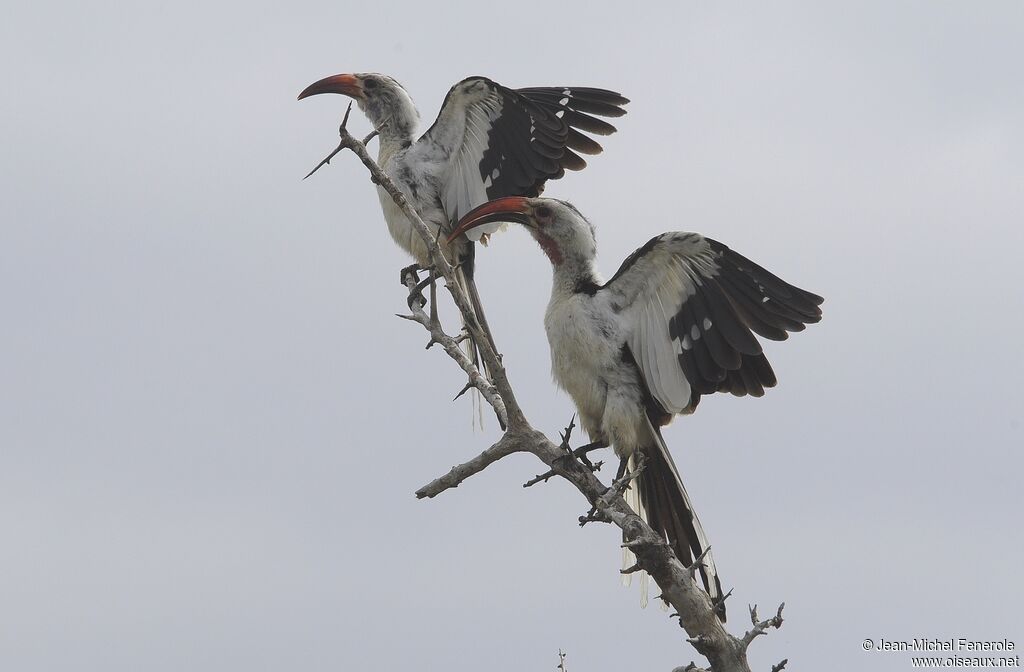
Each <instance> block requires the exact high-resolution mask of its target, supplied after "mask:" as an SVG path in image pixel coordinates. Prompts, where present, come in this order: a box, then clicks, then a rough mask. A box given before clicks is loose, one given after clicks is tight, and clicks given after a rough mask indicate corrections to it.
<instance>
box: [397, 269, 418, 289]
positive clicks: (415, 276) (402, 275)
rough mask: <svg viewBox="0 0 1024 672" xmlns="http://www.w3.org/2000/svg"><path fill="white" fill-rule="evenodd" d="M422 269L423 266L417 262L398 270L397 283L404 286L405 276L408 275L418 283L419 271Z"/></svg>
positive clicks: (406, 282)
mask: <svg viewBox="0 0 1024 672" xmlns="http://www.w3.org/2000/svg"><path fill="white" fill-rule="evenodd" d="M422 270H423V267H422V266H420V265H419V264H411V265H409V266H406V267H405V268H403V269H402V270H401V271H399V272H398V284H400V285H402V286H403V287H404V286H405V285H406V284H408V281H407V280H406V278H408V277H409V276H410V275H411V276H412V279H413V282H417V283H418V282H419V281H420V276H419V272H420V271H422Z"/></svg>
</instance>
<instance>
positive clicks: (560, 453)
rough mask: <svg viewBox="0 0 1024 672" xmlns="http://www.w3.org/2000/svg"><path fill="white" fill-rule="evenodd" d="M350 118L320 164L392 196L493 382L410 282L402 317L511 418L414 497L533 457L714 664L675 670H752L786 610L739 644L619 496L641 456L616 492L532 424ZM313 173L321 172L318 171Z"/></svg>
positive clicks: (433, 247)
mask: <svg viewBox="0 0 1024 672" xmlns="http://www.w3.org/2000/svg"><path fill="white" fill-rule="evenodd" d="M347 120H348V112H346V115H345V119H344V120H343V122H342V124H341V127H340V128H339V133H340V136H341V142H340V143H339V145H338V148H337V149H336V150H335V151H334V152H332V153H331V154H330V155H329V156H328V157H327V158H325V159H324V160H323V161H322V162H321V164H320V166H322V165H326V164H327V163H329V162H330V160H331V159H332V158H333V157H334V156H335V155H336V154H337V153H338V152H340V151H341V150H343V149H350V150H352V152H353V153H355V154H356V156H358V157H359V159H360V161H362V163H363V165H364V166H366V168H367V170H369V172H370V176H371V180H372V181H373V182H374V183H375V184H379V185H380V186H381V188H383V189H384V190H385V191H387V192H388V194H390V195H391V198H392V199H393V200H394V201H395V204H396V205H398V207H399V208H400V209H401V210H402V212H403V213H404V214H405V216H406V217H408V218H409V220H410V222H411V223H412V225H413V228H414V229H415V230H416V232H417V233H418V234H419V236H420V237H421V238H422V239H423V241H424V243H425V244H426V246H427V249H428V252H429V255H430V260H431V263H432V264H433V271H434V272H435V273H437V274H438V275H439V276H440V277H442V278H443V279H444V281H445V287H446V288H447V290H448V292H449V293H450V294H451V296H452V299H453V300H454V301H455V305H456V306H457V307H458V308H459V310H460V312H461V313H462V315H463V317H464V319H465V323H466V325H467V328H468V329H469V330H470V332H471V334H472V336H473V338H474V340H475V341H476V342H477V344H478V346H479V348H480V351H481V356H482V357H483V359H484V362H485V363H486V365H487V367H488V370H489V371H491V374H492V381H491V382H488V381H487V380H486V379H485V378H484V377H483V376H482V375H481V374H480V372H479V370H477V368H476V367H475V366H474V365H473V364H472V362H470V361H469V360H468V358H467V357H466V355H465V353H464V352H463V351H462V349H461V348H459V347H458V339H455V338H452V337H451V336H448V335H447V334H445V333H444V331H443V330H442V329H441V325H440V324H439V322H438V321H437V320H436V319H431V317H430V316H427V315H426V313H424V311H423V303H422V302H420V301H416V300H412V299H413V298H414V296H413V293H414V292H419V291H420V289H419V288H418V287H417V284H418V283H416V281H415V280H409V281H406V286H407V287H409V290H410V302H409V305H410V309H411V310H412V314H411V315H408V316H401V317H405V318H406V319H409V320H411V321H414V322H418V323H419V324H421V325H422V326H423V327H424V328H425V329H427V331H428V332H430V338H431V340H430V343H428V347H429V346H430V345H433V344H434V343H437V344H440V345H441V346H442V347H443V348H444V350H445V352H446V353H447V354H448V355H449V356H450V357H451V358H452V359H454V360H455V362H456V363H457V364H458V365H459V367H460V368H461V369H462V370H463V371H464V372H466V374H467V375H468V376H469V385H470V386H472V387H475V388H476V389H478V390H480V392H481V394H482V395H483V397H484V399H485V400H486V401H487V402H488V403H489V404H491V405H492V406H493V407H494V409H495V411H496V412H497V413H498V414H499V416H502V417H504V418H505V419H506V420H507V426H508V429H507V430H506V432H505V434H504V435H503V436H502V437H501V439H500V440H499V441H498V442H497V443H495V444H494V445H492V446H491V447H490V448H488V449H487V450H485V451H484V452H483V453H481V454H480V455H478V456H476V457H474V458H473V459H471V460H469V461H467V462H465V463H463V464H460V465H457V466H455V467H453V468H452V469H451V470H450V471H449V472H448V473H447V474H445V475H444V476H441V477H440V478H437V479H435V480H434V481H432V482H430V483H429V484H427V485H425V486H424V487H422V488H420V489H419V490H418V491H417V492H416V496H417V497H420V498H425V497H426V498H429V497H436V496H437V495H438V494H440V493H442V492H444V491H445V490H449V489H451V488H455V487H457V486H458V485H459V484H461V483H462V482H464V481H465V480H466V479H467V478H469V477H470V476H472V475H473V474H476V473H479V472H480V471H483V470H484V469H485V468H486V467H488V466H490V465H491V464H493V463H494V462H497V461H498V460H500V459H501V458H503V457H505V456H507V455H511V454H512V453H516V452H529V453H532V454H533V455H535V456H536V457H538V458H539V459H540V460H541V461H542V462H543V463H544V464H546V465H547V466H548V468H549V469H550V470H551V472H553V473H552V474H550V475H558V476H560V477H562V478H564V479H565V480H567V481H569V482H570V483H571V484H572V485H573V486H574V487H575V488H576V489H577V490H579V491H580V493H582V494H583V496H584V497H585V498H586V499H587V501H588V502H589V503H590V505H591V510H590V513H588V514H587V515H586V516H584V517H581V519H580V520H581V524H583V523H585V522H589V521H591V520H601V521H603V522H609V523H613V524H615V525H616V526H618V527H619V528H620V529H621V530H622V536H623V543H624V544H625V545H626V546H627V547H628V548H629V549H630V550H631V551H632V552H633V553H634V555H635V556H636V567H635V568H631V571H632V569H636V570H640V569H642V570H644V571H646V572H647V573H649V574H650V575H651V577H652V578H653V579H654V580H655V581H656V582H657V584H658V586H659V587H660V588H661V591H662V593H661V599H663V600H665V601H666V602H668V603H669V604H670V605H671V606H672V607H673V608H674V609H675V615H676V616H677V617H678V618H679V623H680V626H681V627H682V628H683V629H684V630H685V631H686V633H687V635H689V639H688V640H687V641H689V642H690V643H691V644H692V645H693V647H694V648H695V649H696V650H697V652H698V653H700V654H701V655H703V656H704V657H706V658H707V659H708V662H709V663H710V669H709V670H704V669H703V668H698V667H697V666H696V665H694V664H693V663H691V664H690V665H689V666H688V667H686V668H677V670H679V669H684V670H686V671H687V672H750V667H749V665H748V663H747V658H746V653H747V647H748V646H749V645H750V643H751V642H752V641H753V640H754V638H756V637H757V636H758V635H761V634H765V632H766V630H767V628H768V627H779V626H780V625H781V624H782V608H781V607H780V608H779V612H778V614H777V615H776V616H775V617H774V618H772V619H769V620H768V621H763V622H758V621H757V620H756V612H755V610H753V609H752V610H751V611H752V619H753V620H752V622H753V624H754V629H753V630H751V631H749V632H747V633H746V634H745V635H744V636H743V638H742V639H740V638H737V637H734V636H733V635H731V634H729V632H727V631H726V630H725V628H724V627H723V625H722V623H721V621H719V620H718V617H717V616H716V615H715V605H714V604H712V602H711V600H710V598H709V597H708V595H707V593H705V592H704V591H703V590H702V589H701V588H700V587H698V585H697V581H696V580H695V577H694V574H695V571H696V569H697V568H698V567H699V563H700V561H701V560H702V558H697V560H696V561H695V562H694V564H693V565H691V566H690V567H686V566H684V565H683V564H682V563H681V562H680V561H679V559H678V558H677V557H676V556H675V553H674V552H673V551H672V549H671V547H670V546H669V545H668V544H667V543H665V540H664V539H663V538H661V536H660V535H659V534H658V533H656V532H655V531H654V530H653V529H652V528H651V527H650V526H649V525H648V524H647V523H646V522H645V521H644V520H643V519H642V518H640V517H639V516H638V515H636V513H635V512H634V511H633V510H632V509H631V508H630V507H629V505H628V504H627V503H626V501H625V500H624V499H623V497H622V492H623V491H624V490H625V487H626V485H628V483H629V479H631V478H632V477H634V476H635V475H636V473H638V472H639V470H641V469H643V464H644V460H643V459H642V458H638V459H637V460H636V461H635V468H634V471H633V472H631V473H628V474H625V475H624V476H623V477H622V478H620V479H617V480H616V481H615V482H614V483H613V484H612V486H611V487H608V486H606V485H604V483H602V482H601V481H600V480H599V479H598V478H597V477H596V476H595V475H594V469H593V465H590V464H589V460H587V461H586V462H584V459H585V454H584V455H583V456H582V457H581V456H580V455H577V454H576V453H575V452H573V451H571V450H570V449H569V447H568V434H569V433H570V432H571V426H570V428H568V429H567V431H566V433H565V434H564V435H563V440H562V443H563V445H562V446H559V445H556V444H554V443H553V442H551V441H550V440H549V439H548V438H547V437H546V436H545V435H544V434H543V433H542V432H539V431H538V430H536V429H534V428H533V427H532V426H531V425H530V423H529V422H528V421H527V419H526V417H525V415H524V414H523V412H522V409H521V408H520V406H519V404H518V402H517V401H516V398H515V394H514V392H513V390H512V387H511V385H510V383H509V381H508V377H507V375H506V372H505V369H504V367H503V366H502V364H501V358H500V357H499V356H498V353H496V352H495V351H494V350H493V349H492V348H491V346H490V342H491V341H490V340H489V339H488V338H487V337H486V336H485V334H484V332H483V330H482V329H481V327H480V325H479V323H478V322H477V320H476V318H475V316H474V315H475V314H474V312H473V310H472V308H471V307H470V303H469V300H468V297H466V295H465V294H464V293H463V292H462V290H461V288H460V286H459V284H458V283H457V282H456V281H455V278H454V276H453V269H452V266H451V265H450V264H449V263H448V260H447V259H446V258H445V256H444V254H443V253H442V251H441V248H440V247H439V246H438V243H437V240H436V239H435V237H434V235H433V234H432V233H431V232H430V229H429V228H428V227H427V225H426V224H425V223H424V222H423V220H422V219H421V218H420V216H419V214H418V213H417V212H416V211H415V210H414V209H413V208H412V207H411V206H410V205H409V202H408V200H407V199H406V197H405V194H403V193H402V191H401V190H400V189H399V188H398V187H397V186H396V185H395V184H394V183H393V182H392V181H391V180H390V179H389V178H388V176H387V175H386V174H384V172H383V171H381V169H380V168H379V167H378V166H377V164H376V163H375V162H374V161H373V159H371V158H370V156H369V154H367V152H366V147H365V145H364V144H363V143H362V142H360V141H359V140H357V139H356V138H354V137H353V136H352V135H351V134H350V133H349V132H348V131H347V130H346V122H347ZM320 166H317V168H319V167H320ZM315 171H316V169H314V171H313V172H315ZM419 297H422V294H419ZM431 312H432V313H433V312H434V311H433V310H432V311H431ZM571 424H572V423H570V425H571ZM567 458H571V459H567ZM546 477H549V474H542V476H541V477H539V478H542V479H544V480H546ZM560 661H561V662H562V663H564V657H562V658H560ZM785 662H786V661H783V662H782V663H780V664H779V665H777V666H776V669H775V670H774V672H778V671H779V670H781V669H782V667H783V666H784V665H785Z"/></svg>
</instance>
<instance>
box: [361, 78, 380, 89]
mask: <svg viewBox="0 0 1024 672" xmlns="http://www.w3.org/2000/svg"><path fill="white" fill-rule="evenodd" d="M363 88H364V89H376V88H377V80H376V79H368V80H366V81H365V82H363Z"/></svg>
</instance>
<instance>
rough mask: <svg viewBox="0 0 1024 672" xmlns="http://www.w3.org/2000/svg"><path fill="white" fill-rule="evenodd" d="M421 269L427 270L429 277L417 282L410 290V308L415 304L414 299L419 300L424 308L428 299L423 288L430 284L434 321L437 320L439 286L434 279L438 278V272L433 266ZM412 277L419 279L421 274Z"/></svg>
mask: <svg viewBox="0 0 1024 672" xmlns="http://www.w3.org/2000/svg"><path fill="white" fill-rule="evenodd" d="M421 270H425V271H427V279H426V280H420V281H419V282H418V283H417V284H416V286H415V287H413V288H412V289H410V290H409V301H408V303H409V310H412V309H413V308H412V304H413V302H414V301H419V304H420V308H422V307H423V306H425V305H427V299H426V297H424V296H423V289H424V288H425V287H427V286H428V285H429V286H430V320H431V321H432V322H437V288H436V285H435V283H434V280H435V279H436V278H437V273H436V272H435V271H434V269H432V268H426V269H421ZM405 277H406V278H408V277H410V276H408V275H406V276H405ZM412 277H415V278H416V279H417V280H419V276H418V275H415V274H413V276H412ZM403 284H404V283H403Z"/></svg>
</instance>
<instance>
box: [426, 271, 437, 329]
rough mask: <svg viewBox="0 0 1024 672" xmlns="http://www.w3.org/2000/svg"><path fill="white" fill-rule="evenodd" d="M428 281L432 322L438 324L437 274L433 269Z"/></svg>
mask: <svg viewBox="0 0 1024 672" xmlns="http://www.w3.org/2000/svg"><path fill="white" fill-rule="evenodd" d="M429 276H430V277H428V278H427V281H428V282H429V283H430V321H431V322H433V323H435V324H437V282H436V280H437V272H436V271H435V270H434V269H433V268H431V269H430V273H429Z"/></svg>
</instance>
